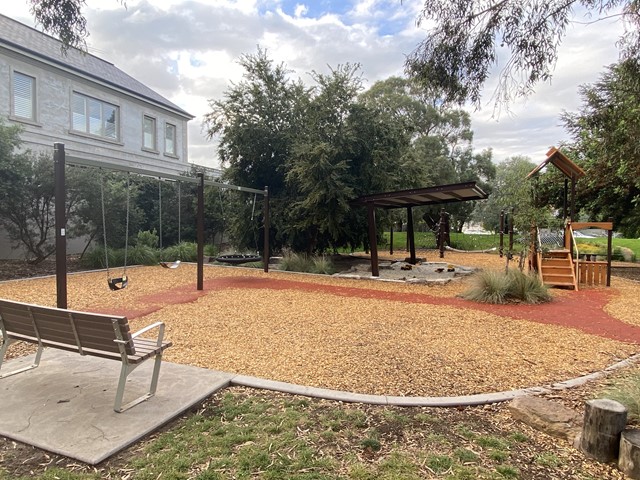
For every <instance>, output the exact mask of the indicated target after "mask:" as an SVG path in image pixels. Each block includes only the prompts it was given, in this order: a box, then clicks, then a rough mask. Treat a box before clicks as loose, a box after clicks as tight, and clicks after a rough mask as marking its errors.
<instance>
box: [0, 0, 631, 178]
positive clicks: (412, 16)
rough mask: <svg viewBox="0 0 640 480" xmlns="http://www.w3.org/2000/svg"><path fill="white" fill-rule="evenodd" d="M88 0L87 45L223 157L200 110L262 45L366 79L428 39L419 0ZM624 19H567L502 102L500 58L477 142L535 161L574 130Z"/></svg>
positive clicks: (378, 76) (16, 14) (478, 120)
mask: <svg viewBox="0 0 640 480" xmlns="http://www.w3.org/2000/svg"><path fill="white" fill-rule="evenodd" d="M124 3H126V7H125V6H123V2H122V1H121V0H87V1H86V6H85V7H84V10H83V13H84V14H85V16H86V18H87V27H88V30H89V32H90V36H89V37H88V38H87V45H88V49H89V52H90V53H92V54H94V55H96V56H98V57H100V58H103V59H104V60H107V61H110V62H112V63H114V64H115V65H116V66H117V67H118V68H120V69H121V70H123V71H125V72H126V73H128V74H129V75H131V76H133V77H134V78H136V79H137V80H139V81H141V82H142V83H145V84H146V85H148V86H149V87H150V88H152V89H154V90H155V91H157V92H158V93H160V94H161V95H163V96H164V97H166V98H168V99H169V100H171V101H172V102H174V103H175V104H177V105H179V106H180V107H182V108H183V109H185V110H186V111H187V112H189V113H191V114H192V115H194V116H195V118H194V120H192V121H191V122H189V134H188V135H189V161H190V162H193V163H196V164H200V165H206V166H209V167H218V166H219V163H218V157H217V154H216V143H215V142H214V141H210V140H207V139H206V136H205V134H204V133H203V131H202V126H201V124H202V118H203V116H204V115H205V114H206V113H207V112H208V111H209V103H208V101H209V100H217V99H221V98H223V96H224V92H225V90H227V89H228V88H229V87H230V86H231V84H232V82H238V81H239V80H241V78H242V73H243V72H242V69H241V67H240V66H239V65H238V59H239V58H240V56H241V55H243V54H253V53H256V51H257V49H258V47H260V48H263V49H266V51H267V54H268V56H269V57H270V58H271V59H273V60H274V61H275V62H276V63H283V64H285V65H286V66H287V67H288V69H290V70H291V71H292V72H293V73H292V75H293V77H294V78H301V79H302V80H303V81H305V82H308V83H309V84H312V83H313V82H312V79H311V75H310V72H312V71H316V72H320V73H328V72H329V71H330V67H336V66H338V65H340V64H345V63H358V64H360V66H361V71H362V74H363V79H364V81H365V82H364V85H365V87H366V88H368V87H370V86H372V85H373V84H374V83H375V82H376V81H378V80H384V79H386V78H388V77H390V76H393V75H398V76H402V75H403V74H404V60H405V58H406V56H407V55H409V54H410V53H411V52H412V51H413V50H414V49H415V47H416V46H417V45H418V43H419V42H420V41H421V40H422V39H424V38H425V35H426V33H427V30H426V27H424V26H422V27H418V26H417V24H416V19H417V16H418V13H419V11H420V9H421V8H422V6H423V2H422V1H420V0H402V1H401V0H299V1H296V0H200V1H198V0H153V1H146V0H126V1H125V2H124ZM29 4H30V2H29V1H28V0H13V1H11V2H8V1H3V2H2V5H1V6H0V12H1V13H2V14H4V15H7V16H9V17H11V18H14V19H15V20H18V21H21V22H22V23H25V24H28V25H32V26H33V25H34V20H33V18H32V16H31V14H30V13H29ZM622 28H623V26H622V23H621V22H620V21H619V20H615V19H611V20H603V21H599V22H593V21H592V19H589V18H585V17H583V16H580V15H577V16H576V18H575V22H573V23H572V24H571V25H570V26H569V27H568V29H567V36H566V37H565V39H564V41H563V44H562V47H561V49H560V51H559V55H558V62H557V64H556V66H555V69H554V73H553V78H552V80H551V82H550V83H546V84H540V85H538V86H536V88H535V92H534V93H533V94H532V95H530V96H529V97H527V98H526V99H520V100H517V101H515V102H513V103H511V104H510V106H509V111H508V112H505V111H504V110H503V111H501V112H500V113H499V114H496V113H495V112H494V108H493V107H494V103H493V101H492V98H491V97H492V93H493V91H494V88H495V84H496V79H497V74H498V73H499V67H496V68H495V69H494V74H493V75H492V77H491V78H490V79H489V81H488V82H487V85H486V87H485V89H484V91H483V97H482V103H481V105H480V108H475V107H468V108H467V110H468V111H469V113H470V114H471V119H472V125H471V127H472V129H473V131H474V141H473V145H474V149H475V150H476V151H481V150H484V149H486V148H491V149H492V150H493V158H494V161H495V162H501V161H503V160H504V159H506V158H508V157H511V156H514V155H524V156H528V157H529V158H531V160H532V161H534V162H536V163H538V162H541V161H542V160H544V159H545V158H546V155H545V154H546V152H547V151H548V149H549V147H550V146H552V145H556V146H557V145H559V144H560V142H562V141H563V140H564V141H566V140H568V139H569V137H568V135H567V133H566V132H565V131H564V129H563V128H562V123H561V121H560V115H561V114H562V112H563V111H569V112H572V111H576V110H577V109H578V108H579V106H580V104H581V98H580V96H579V93H578V87H579V85H583V84H589V83H593V82H594V81H596V80H597V79H598V78H599V76H600V75H601V74H602V73H603V72H604V71H605V68H606V66H608V65H610V64H612V63H614V62H616V61H617V59H618V51H617V49H616V45H615V44H616V40H617V39H618V38H619V36H620V34H621V32H622Z"/></svg>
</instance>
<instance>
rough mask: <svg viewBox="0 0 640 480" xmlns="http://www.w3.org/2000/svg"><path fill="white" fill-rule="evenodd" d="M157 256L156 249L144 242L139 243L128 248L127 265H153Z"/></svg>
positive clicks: (156, 261)
mask: <svg viewBox="0 0 640 480" xmlns="http://www.w3.org/2000/svg"><path fill="white" fill-rule="evenodd" d="M123 252H124V251H123ZM158 257H159V254H158V250H157V249H155V248H153V247H150V246H148V245H145V244H144V243H141V244H140V243H139V244H136V246H134V247H132V248H129V251H128V252H127V265H154V264H156V263H158Z"/></svg>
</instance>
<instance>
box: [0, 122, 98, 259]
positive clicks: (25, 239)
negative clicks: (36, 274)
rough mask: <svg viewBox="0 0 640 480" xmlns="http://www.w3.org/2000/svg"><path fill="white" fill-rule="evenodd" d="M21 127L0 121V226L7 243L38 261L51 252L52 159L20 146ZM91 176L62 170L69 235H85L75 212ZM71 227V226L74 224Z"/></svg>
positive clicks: (81, 172)
mask: <svg viewBox="0 0 640 480" xmlns="http://www.w3.org/2000/svg"><path fill="white" fill-rule="evenodd" d="M20 133H21V128H20V127H19V126H16V125H6V124H5V123H4V122H2V121H1V120H0V224H1V225H2V226H3V227H4V228H5V229H6V231H7V234H8V236H9V239H10V240H11V242H12V245H13V246H14V247H15V248H17V247H22V248H23V249H24V251H25V253H26V257H27V259H28V260H29V261H30V262H32V263H34V264H37V263H40V262H42V261H44V260H46V259H47V258H48V257H50V256H51V255H52V254H53V253H54V251H55V210H54V207H55V185H54V174H53V173H54V172H53V159H52V158H51V155H47V154H44V153H41V154H34V153H32V152H30V151H24V150H22V148H21V147H22V142H21V140H20ZM90 183H91V174H90V173H88V172H87V171H81V170H78V169H73V170H72V171H71V172H69V174H67V185H68V188H67V192H66V211H65V215H66V217H67V219H68V223H69V225H71V226H72V228H70V229H69V236H70V237H71V236H76V235H78V234H85V233H88V232H87V231H86V230H85V229H84V227H81V226H80V225H82V222H79V221H77V218H78V217H77V216H76V215H77V212H78V210H79V208H81V206H82V204H83V203H84V202H86V197H87V195H88V193H87V192H90V191H91V190H92V189H91V188H89V187H88V185H89V184H90ZM74 225H75V227H74Z"/></svg>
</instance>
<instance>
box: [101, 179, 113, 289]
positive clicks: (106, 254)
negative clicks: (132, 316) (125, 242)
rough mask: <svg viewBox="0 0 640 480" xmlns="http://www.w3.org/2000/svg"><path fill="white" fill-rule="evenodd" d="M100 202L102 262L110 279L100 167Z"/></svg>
mask: <svg viewBox="0 0 640 480" xmlns="http://www.w3.org/2000/svg"><path fill="white" fill-rule="evenodd" d="M100 204H101V206H102V237H103V239H104V264H105V267H106V269H107V279H110V278H111V276H110V275H109V251H108V249H107V220H106V214H105V208H104V174H103V172H102V169H100Z"/></svg>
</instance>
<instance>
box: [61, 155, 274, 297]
mask: <svg viewBox="0 0 640 480" xmlns="http://www.w3.org/2000/svg"><path fill="white" fill-rule="evenodd" d="M53 147H54V154H53V160H54V179H55V230H56V250H55V252H56V297H57V305H56V306H57V307H58V308H64V309H66V308H67V264H66V259H67V244H66V230H67V229H66V214H65V211H66V179H65V168H66V164H67V155H66V152H65V148H64V144H63V143H54V146H53ZM68 160H69V161H68V164H69V165H74V166H81V167H91V168H96V169H98V170H100V171H101V172H102V169H108V170H112V171H120V172H126V173H127V174H128V175H127V206H126V212H127V213H126V226H125V258H124V265H123V268H122V274H121V276H119V277H115V276H114V277H112V276H111V270H112V269H110V268H109V265H108V262H109V253H108V250H107V230H106V209H105V201H104V185H103V183H104V181H103V177H102V174H101V176H100V190H101V192H100V193H101V207H102V227H103V241H104V246H105V267H106V271H107V284H108V286H109V289H110V290H113V291H117V290H122V289H124V288H126V287H127V286H128V285H129V284H130V282H129V278H128V276H127V260H128V259H127V250H128V247H129V244H128V238H129V216H130V195H131V185H130V174H132V173H133V174H137V175H142V176H147V177H157V178H159V179H166V180H174V181H176V182H179V183H178V188H180V182H183V183H185V182H186V183H195V184H196V185H197V212H196V223H197V229H196V230H197V233H196V243H197V269H196V276H197V279H196V288H197V290H204V238H205V236H204V218H205V213H204V188H205V186H213V187H216V188H220V189H233V190H240V191H243V192H248V193H253V194H254V195H262V196H263V197H264V205H263V208H264V212H263V225H264V230H265V235H264V247H263V252H262V257H260V256H257V255H256V256H244V259H242V260H243V261H240V260H241V259H240V258H239V257H235V256H228V255H227V256H222V257H220V258H222V260H224V261H226V262H227V263H245V262H248V261H259V260H262V261H263V268H264V271H265V272H268V271H269V250H270V246H269V224H270V220H269V189H268V187H265V188H264V190H258V189H254V188H249V187H242V186H237V185H230V184H226V183H221V182H216V181H213V180H209V179H205V176H204V173H197V174H196V177H195V178H194V177H186V176H183V175H180V173H182V172H179V171H177V170H176V173H166V171H164V172H159V171H153V170H147V169H143V168H138V167H135V166H132V165H125V164H115V163H110V162H103V161H96V160H91V159H88V158H83V157H76V156H73V157H71V156H70V157H69V159H68ZM161 188H162V187H161V186H160V187H159V189H158V197H159V199H160V205H161V204H162V202H161V199H162V190H161ZM179 191H180V190H179ZM161 208H162V207H161V206H160V216H159V227H160V239H162V212H161ZM254 209H255V197H254ZM178 212H179V213H178V215H179V223H180V221H181V219H180V194H179V200H178ZM252 215H253V214H252ZM178 229H180V225H179V227H178ZM178 235H180V233H178ZM179 239H180V237H179ZM225 257H228V258H226V259H225ZM234 257H235V258H234ZM249 258H251V260H249ZM162 263H165V265H162ZM162 263H161V266H163V267H164V268H177V267H178V266H179V265H180V259H177V260H175V261H173V262H162Z"/></svg>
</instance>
